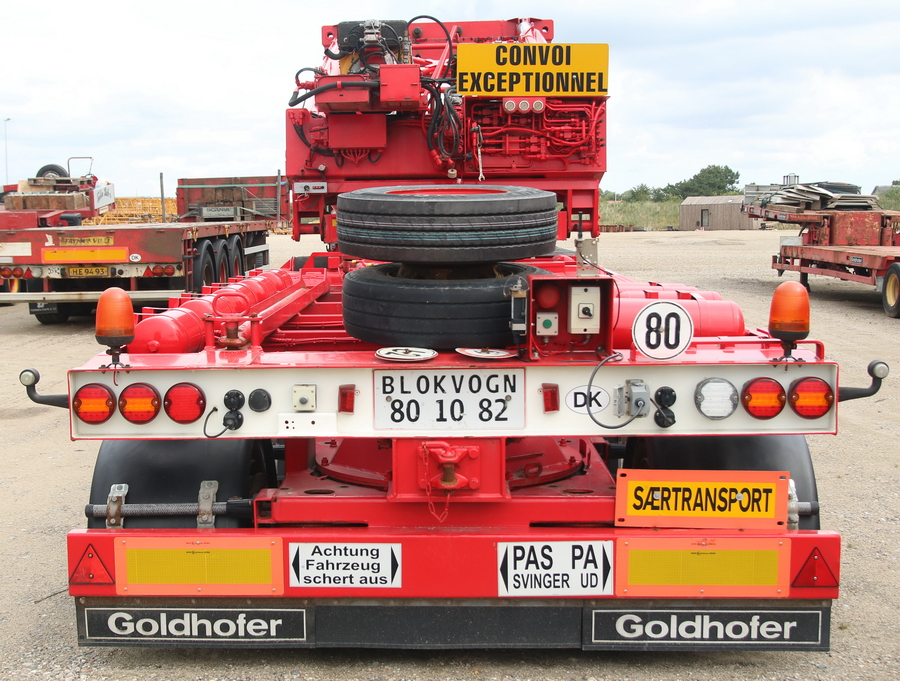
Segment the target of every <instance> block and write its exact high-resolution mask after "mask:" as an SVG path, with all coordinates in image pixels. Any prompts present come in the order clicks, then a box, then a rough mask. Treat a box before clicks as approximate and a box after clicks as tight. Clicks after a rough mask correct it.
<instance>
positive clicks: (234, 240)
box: [228, 234, 246, 277]
mask: <svg viewBox="0 0 900 681" xmlns="http://www.w3.org/2000/svg"><path fill="white" fill-rule="evenodd" d="M228 252H229V253H230V254H231V269H230V275H231V276H232V277H242V276H244V272H246V268H245V267H244V246H243V240H242V239H241V235H240V234H232V235H231V236H230V237H228Z"/></svg>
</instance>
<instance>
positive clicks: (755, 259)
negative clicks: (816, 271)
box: [0, 231, 900, 681]
mask: <svg viewBox="0 0 900 681" xmlns="http://www.w3.org/2000/svg"><path fill="white" fill-rule="evenodd" d="M778 236H779V233H778V232H768V231H767V232H673V233H668V232H666V233H660V232H652V233H643V232H641V233H632V234H604V235H603V236H602V237H601V239H600V251H601V262H602V263H603V264H604V265H605V266H607V267H609V268H610V269H612V270H615V271H617V272H621V273H623V274H626V275H628V276H631V277H633V278H635V279H638V280H652V281H658V282H659V281H669V282H672V281H675V282H681V283H684V284H690V285H694V286H698V287H700V288H702V289H705V290H715V291H719V292H720V293H722V295H723V296H724V297H725V298H727V299H731V300H734V301H736V302H738V303H739V304H740V305H741V307H742V308H743V310H744V314H745V318H746V322H747V325H748V326H752V327H756V326H764V325H765V324H766V319H767V315H768V305H769V300H770V296H771V293H772V291H773V290H774V288H775V287H776V286H777V284H778V283H779V282H780V281H781V280H779V279H778V278H777V276H776V275H775V273H774V271H773V270H771V269H770V268H769V262H770V257H771V255H772V254H773V253H775V252H776V250H777V246H778ZM302 250H307V251H308V250H309V249H308V248H304V244H300V245H298V244H295V243H293V242H292V241H291V240H290V238H289V237H284V236H276V237H274V239H273V253H274V254H275V256H274V257H273V260H274V261H276V262H281V261H283V260H285V259H286V258H287V256H288V255H290V254H291V253H297V252H301V251H302ZM787 276H788V277H790V276H791V275H787ZM811 284H812V289H813V290H812V297H811V300H812V313H813V318H812V335H813V336H815V337H817V338H819V339H821V340H823V341H824V342H825V344H826V348H827V351H828V357H829V358H830V359H834V360H837V361H838V362H840V363H841V366H842V378H841V383H842V384H844V385H855V386H859V385H868V377H867V376H866V374H865V367H866V365H867V364H868V362H869V361H870V360H872V359H876V358H877V359H883V360H886V361H887V362H888V363H889V364H891V365H892V366H893V367H894V369H895V371H898V372H900V346H898V345H897V344H896V342H895V341H891V340H890V339H891V338H895V336H893V335H891V334H894V333H896V331H897V329H898V328H900V320H894V319H888V318H887V317H885V315H884V313H883V312H882V309H881V303H880V298H879V296H878V295H877V294H876V293H875V292H874V291H873V290H871V289H869V288H868V287H865V286H862V285H858V284H849V283H844V282H840V281H837V280H832V279H825V278H812V279H811ZM0 334H2V339H3V345H4V347H5V348H6V351H5V352H4V353H3V356H2V359H0V364H2V371H0V399H2V404H5V405H6V407H5V408H4V409H3V410H2V411H0V436H2V440H0V441H2V443H3V447H2V448H0V461H2V464H3V470H4V474H3V476H2V478H0V489H2V491H3V496H4V498H6V499H7V500H9V501H10V503H13V505H14V506H15V507H16V509H17V511H16V512H15V513H14V514H13V513H11V514H10V517H9V518H7V519H6V520H4V521H2V522H0V541H2V544H3V545H4V546H6V547H7V548H6V550H5V551H3V553H2V556H3V557H2V571H0V585H2V587H0V678H2V679H42V678H44V679H117V680H118V679H123V680H124V679H179V680H180V679H206V680H212V679H218V680H221V681H226V680H228V681H231V680H237V679H385V680H387V679H415V680H425V679H535V680H537V679H559V680H563V679H565V680H569V679H572V680H578V681H591V680H597V681H599V680H601V679H635V680H649V679H885V678H897V677H898V675H900V671H898V670H900V615H898V613H900V607H898V606H900V589H898V588H897V583H898V581H900V572H898V568H897V565H898V558H900V550H898V539H900V537H898V526H900V523H898V521H900V499H898V490H900V468H898V465H900V462H898V460H897V455H896V449H897V448H896V446H895V442H896V440H895V438H896V437H897V431H898V425H897V422H896V421H894V420H893V417H891V418H888V416H889V415H890V413H891V412H890V405H892V404H893V405H896V404H897V397H898V392H900V380H897V379H896V378H889V379H888V380H887V381H886V382H885V386H884V387H883V389H882V391H881V392H880V393H879V394H878V395H876V396H875V397H874V398H869V399H867V400H859V401H855V402H848V403H845V404H844V405H842V407H841V418H840V423H841V432H840V435H838V436H837V437H833V436H813V437H811V438H810V447H811V449H812V452H813V458H814V462H815V465H816V469H817V472H818V482H819V498H820V501H821V503H822V527H823V528H825V529H832V530H838V531H840V532H841V534H842V535H843V544H844V561H843V572H842V580H841V582H842V595H841V598H840V599H839V600H838V601H837V602H836V603H835V607H834V611H833V617H832V637H831V645H832V651H831V652H830V653H820V652H748V653H714V652H709V653H692V652H687V653H655V654H647V653H643V654H637V653H627V654H626V653H581V652H573V651H546V652H544V651H518V652H515V651H466V652H463V653H461V652H458V651H457V652H421V651H418V652H403V651H367V650H342V651H302V650H299V651H250V652H247V651H240V652H229V651H224V652H215V651H209V650H191V649H128V648H78V647H77V645H76V638H75V622H74V604H73V602H72V599H71V598H70V597H69V596H68V595H67V593H66V566H65V534H66V531H67V530H69V529H71V528H74V527H77V526H81V525H82V524H83V522H84V519H83V515H82V513H83V508H84V504H85V503H86V500H87V496H88V490H89V486H90V478H91V471H92V467H93V461H94V457H95V455H96V451H97V443H96V442H87V441H79V442H72V441H70V440H69V437H68V423H67V418H66V415H65V413H64V412H63V411H62V410H59V409H54V408H50V407H41V406H38V405H35V404H32V403H31V402H29V401H28V400H27V399H26V397H25V393H24V390H23V389H22V388H21V386H20V385H19V384H18V380H17V376H18V373H19V371H20V370H21V369H23V368H25V367H35V368H37V369H39V370H40V371H41V372H42V374H43V381H42V382H41V384H40V391H41V392H43V393H59V392H63V391H64V390H65V374H66V370H68V369H69V368H71V367H73V366H77V365H79V364H81V363H82V362H83V361H84V360H85V359H86V358H88V357H89V356H90V355H91V354H94V353H96V352H98V351H99V350H100V348H99V346H97V345H96V343H95V342H94V339H93V328H92V322H91V320H88V319H86V318H77V319H74V320H73V321H70V322H69V323H67V324H63V325H59V326H52V327H51V326H41V325H39V324H38V323H37V322H36V321H35V320H34V319H33V318H31V317H30V316H29V315H28V313H27V310H26V309H25V307H24V306H15V307H0Z"/></svg>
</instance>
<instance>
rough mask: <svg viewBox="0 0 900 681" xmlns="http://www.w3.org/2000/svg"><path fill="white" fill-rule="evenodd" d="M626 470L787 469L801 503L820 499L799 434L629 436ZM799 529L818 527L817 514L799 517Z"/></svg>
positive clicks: (805, 447)
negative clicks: (628, 468)
mask: <svg viewBox="0 0 900 681" xmlns="http://www.w3.org/2000/svg"><path fill="white" fill-rule="evenodd" d="M625 461H626V466H627V467H630V468H650V469H662V470H713V471H790V473H791V479H792V480H793V481H794V484H795V485H796V487H797V496H798V498H799V499H800V501H818V500H819V495H818V491H817V488H816V474H815V471H814V469H813V464H812V458H811V457H810V455H809V446H808V445H807V444H806V438H805V437H804V436H803V435H733V436H732V435H713V436H709V437H704V436H691V437H674V438H673V437H638V438H631V439H629V440H628V444H627V453H626V457H625ZM800 529H801V530H818V529H819V516H818V515H811V516H801V517H800Z"/></svg>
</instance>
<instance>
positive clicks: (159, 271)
mask: <svg viewBox="0 0 900 681" xmlns="http://www.w3.org/2000/svg"><path fill="white" fill-rule="evenodd" d="M162 275H163V267H162V265H154V266H153V276H154V277H161V276H162Z"/></svg>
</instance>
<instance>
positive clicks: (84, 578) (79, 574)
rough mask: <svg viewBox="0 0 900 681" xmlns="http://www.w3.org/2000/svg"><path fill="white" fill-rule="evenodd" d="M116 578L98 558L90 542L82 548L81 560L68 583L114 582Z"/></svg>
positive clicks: (106, 583) (107, 583) (108, 583)
mask: <svg viewBox="0 0 900 681" xmlns="http://www.w3.org/2000/svg"><path fill="white" fill-rule="evenodd" d="M115 583H116V580H114V579H113V578H112V576H111V575H110V574H109V570H107V569H106V566H105V565H104V564H103V561H102V560H100V556H98V555H97V551H96V550H95V549H94V546H93V545H92V544H88V547H87V548H86V549H85V550H84V553H83V554H82V556H81V560H79V561H78V565H76V566H75V569H74V570H73V571H72V575H71V576H70V577H69V584H104V585H110V584H115Z"/></svg>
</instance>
